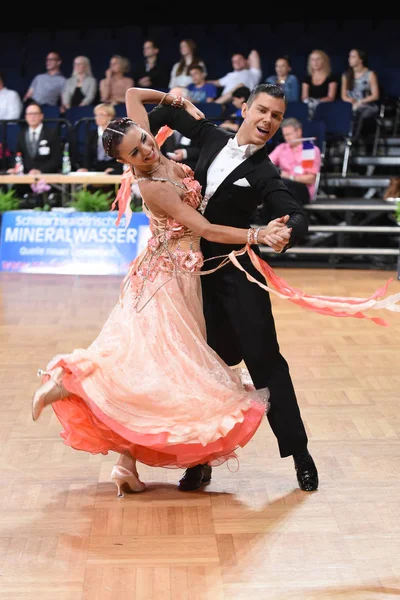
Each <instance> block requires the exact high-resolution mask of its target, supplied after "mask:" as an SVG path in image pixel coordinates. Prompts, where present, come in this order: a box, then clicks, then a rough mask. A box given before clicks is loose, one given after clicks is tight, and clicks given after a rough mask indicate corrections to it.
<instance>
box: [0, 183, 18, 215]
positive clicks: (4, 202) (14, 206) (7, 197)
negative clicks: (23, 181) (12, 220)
mask: <svg viewBox="0 0 400 600" xmlns="http://www.w3.org/2000/svg"><path fill="white" fill-rule="evenodd" d="M20 204H21V200H20V199H19V198H16V197H15V188H10V189H9V190H7V191H6V192H5V191H4V190H2V189H0V213H3V212H7V211H8V210H18V208H19V207H20Z"/></svg>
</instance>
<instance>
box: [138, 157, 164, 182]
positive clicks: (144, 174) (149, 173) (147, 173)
mask: <svg viewBox="0 0 400 600" xmlns="http://www.w3.org/2000/svg"><path fill="white" fill-rule="evenodd" d="M161 165H162V162H161V158H160V162H159V164H158V165H157V166H156V168H155V169H153V170H152V171H146V172H145V173H143V174H141V177H146V176H147V175H151V174H152V173H155V172H156V171H157V170H158V169H159V168H160V167H161Z"/></svg>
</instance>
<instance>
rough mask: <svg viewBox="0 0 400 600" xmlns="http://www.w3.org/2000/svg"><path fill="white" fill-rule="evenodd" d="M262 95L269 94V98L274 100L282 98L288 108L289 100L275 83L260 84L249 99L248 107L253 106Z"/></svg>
mask: <svg viewBox="0 0 400 600" xmlns="http://www.w3.org/2000/svg"><path fill="white" fill-rule="evenodd" d="M260 94H268V96H273V97H274V98H282V100H284V101H285V106H287V99H286V96H285V94H284V92H283V90H282V89H281V88H280V87H279V86H278V85H274V84H273V83H260V84H259V85H256V87H255V88H253V90H252V91H251V94H250V96H249V97H248V99H247V102H246V104H247V106H251V105H252V104H253V102H254V100H255V99H256V98H257V96H259V95H260Z"/></svg>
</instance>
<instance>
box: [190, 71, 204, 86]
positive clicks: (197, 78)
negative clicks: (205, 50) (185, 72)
mask: <svg viewBox="0 0 400 600" xmlns="http://www.w3.org/2000/svg"><path fill="white" fill-rule="evenodd" d="M190 76H191V78H192V80H193V83H195V84H196V85H199V84H200V83H203V82H204V80H205V77H204V73H202V72H201V71H199V69H192V70H191V71H190Z"/></svg>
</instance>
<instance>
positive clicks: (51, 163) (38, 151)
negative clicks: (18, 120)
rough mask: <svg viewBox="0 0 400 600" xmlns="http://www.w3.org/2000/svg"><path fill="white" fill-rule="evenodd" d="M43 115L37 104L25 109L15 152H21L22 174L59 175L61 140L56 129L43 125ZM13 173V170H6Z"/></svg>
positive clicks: (33, 103) (32, 103)
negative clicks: (23, 123)
mask: <svg viewBox="0 0 400 600" xmlns="http://www.w3.org/2000/svg"><path fill="white" fill-rule="evenodd" d="M43 119H44V114H43V111H42V107H41V106H40V104H38V103H37V102H34V101H33V102H31V103H30V104H28V106H27V107H26V109H25V121H26V123H25V126H24V127H22V128H21V131H20V132H19V135H18V138H17V145H16V149H15V151H16V152H21V154H22V160H23V162H24V172H25V173H27V174H29V175H37V174H39V173H59V172H60V171H61V158H62V154H61V138H60V136H59V133H58V131H57V128H56V127H48V126H47V125H43ZM8 172H9V173H14V168H12V169H9V170H8Z"/></svg>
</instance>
